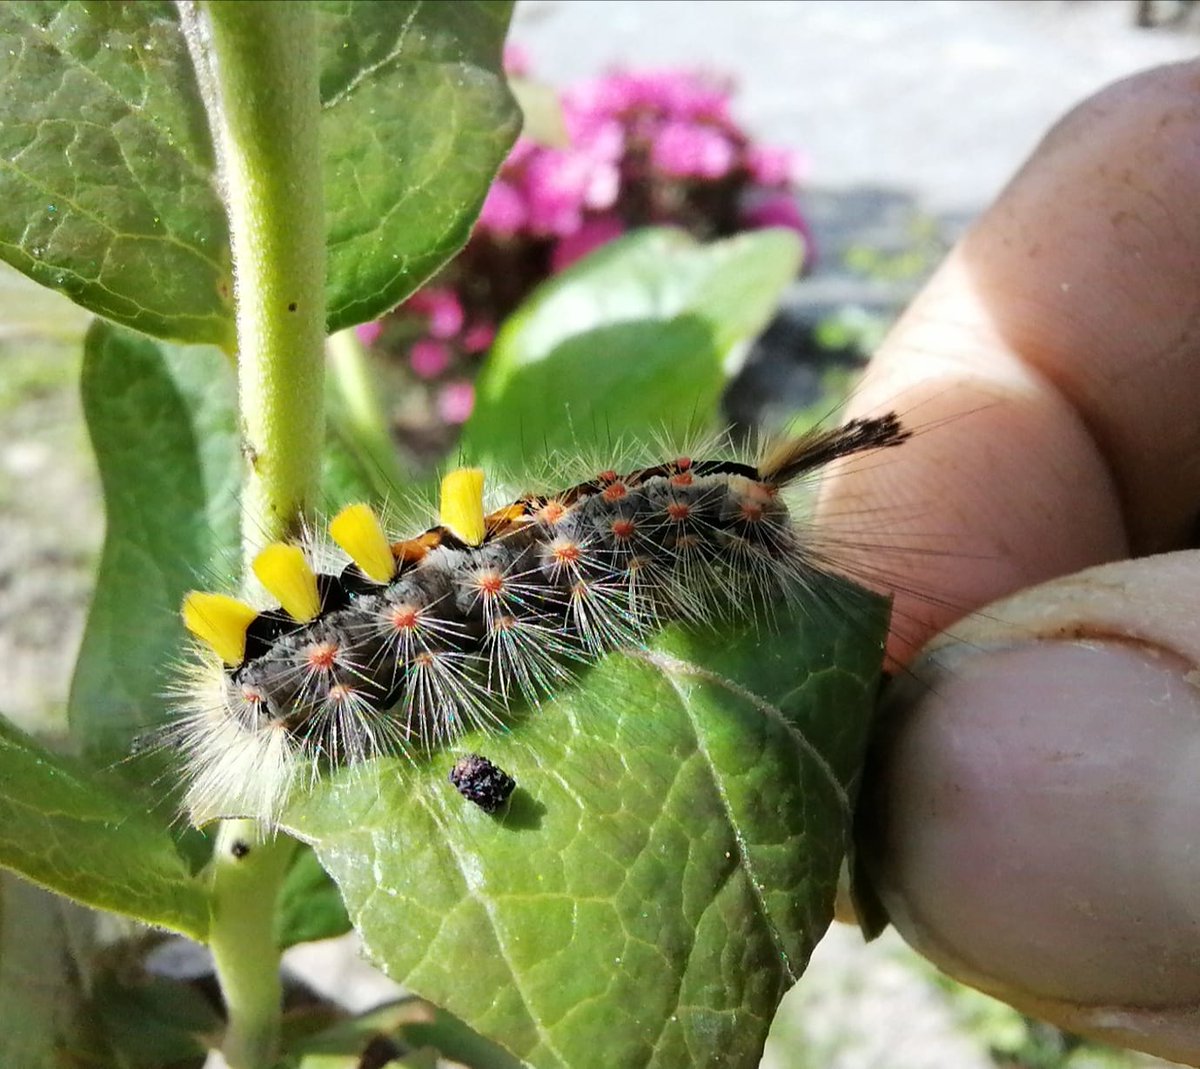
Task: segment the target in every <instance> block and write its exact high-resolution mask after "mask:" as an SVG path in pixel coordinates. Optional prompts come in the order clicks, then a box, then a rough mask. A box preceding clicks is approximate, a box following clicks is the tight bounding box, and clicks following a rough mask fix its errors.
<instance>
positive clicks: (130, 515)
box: [68, 323, 241, 766]
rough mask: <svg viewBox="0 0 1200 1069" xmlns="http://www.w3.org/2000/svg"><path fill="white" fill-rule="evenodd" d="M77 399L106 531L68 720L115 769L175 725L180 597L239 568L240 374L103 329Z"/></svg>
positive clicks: (220, 362) (205, 354) (87, 349)
mask: <svg viewBox="0 0 1200 1069" xmlns="http://www.w3.org/2000/svg"><path fill="white" fill-rule="evenodd" d="M82 388H83V408H84V416H85V418H86V419H87V424H88V431H89V432H90V434H91V437H92V445H93V448H94V449H95V453H96V461H97V464H98V465H99V468H100V480H101V482H102V484H103V488H104V504H105V515H106V517H107V527H106V531H105V538H104V551H103V554H102V556H101V560H100V571H99V576H98V578H97V582H96V594H95V597H94V598H93V600H92V608H91V612H90V614H89V616H88V621H87V627H86V629H85V631H84V636H83V645H82V649H81V651H80V654H79V661H78V663H77V664H76V668H75V678H74V680H73V681H72V686H71V698H70V703H69V708H68V713H69V717H70V723H71V730H72V733H73V734H74V736H75V737H76V739H77V740H78V741H79V742H80V743H81V744H82V745H83V748H84V750H85V752H87V753H88V754H90V755H91V756H93V757H95V758H97V759H98V760H102V761H105V762H108V761H115V760H120V759H121V758H123V757H125V756H126V755H127V754H128V750H129V740H130V738H131V737H132V736H133V735H134V734H135V733H136V732H137V730H138V729H140V728H144V727H146V726H147V725H151V724H158V723H161V722H162V721H163V719H164V718H165V716H166V715H167V699H166V698H165V696H164V693H165V691H166V690H167V689H168V687H169V684H170V682H171V672H172V667H173V665H175V664H176V663H177V662H178V658H179V655H180V651H181V650H182V649H183V648H184V630H183V625H182V622H181V620H180V617H179V604H180V600H181V599H182V597H183V594H184V593H185V592H186V591H187V590H188V589H190V588H193V587H196V586H201V585H210V586H211V585H212V583H213V578H214V574H219V575H223V576H227V575H228V573H229V570H230V569H231V568H236V566H237V562H238V548H239V512H238V496H237V493H238V478H239V474H240V468H241V466H240V461H239V457H238V433H237V417H236V412H235V386H234V378H233V371H232V368H231V367H230V365H229V362H228V360H227V359H226V358H225V357H224V356H223V355H222V354H221V352H220V351H219V350H217V349H213V348H188V349H185V348H181V347H177V346H170V345H163V344H160V343H157V342H153V341H150V340H149V339H147V338H143V337H139V336H138V335H135V334H133V333H131V332H129V331H126V330H123V329H122V328H120V327H114V326H111V325H109V324H105V323H96V324H94V325H93V326H92V328H91V330H90V331H89V332H88V335H87V339H86V341H85V344H84V363H83V383H82ZM235 574H236V572H235ZM136 764H137V763H136V762H135V766H136Z"/></svg>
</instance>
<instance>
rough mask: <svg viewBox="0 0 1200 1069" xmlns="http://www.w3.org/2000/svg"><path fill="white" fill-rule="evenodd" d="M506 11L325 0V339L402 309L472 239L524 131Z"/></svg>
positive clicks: (472, 3)
mask: <svg viewBox="0 0 1200 1069" xmlns="http://www.w3.org/2000/svg"><path fill="white" fill-rule="evenodd" d="M511 10H512V5H511V4H510V3H496V2H484V0H457V2H456V3H453V4H444V3H427V2H425V0H403V2H394V3H387V4H363V3H354V2H347V0H320V3H319V5H318V12H319V14H318V18H319V20H320V26H319V40H320V42H321V50H322V51H321V104H322V108H323V112H322V119H321V141H322V153H323V155H324V175H325V212H326V216H327V218H328V227H329V238H328V245H329V281H328V286H327V292H328V299H329V329H330V331H335V330H340V329H341V328H343V327H348V326H352V325H353V324H355V323H361V322H364V321H365V320H368V319H373V318H374V317H376V316H378V315H381V314H382V313H383V312H386V311H387V310H388V309H389V308H392V307H393V306H394V305H396V304H398V303H399V302H400V301H402V300H403V299H404V298H405V297H406V296H408V294H409V293H411V292H412V291H413V290H414V289H416V288H417V286H419V285H420V284H421V283H422V282H424V281H425V279H427V278H428V277H429V276H430V275H431V274H433V272H434V271H436V270H437V269H438V268H439V267H440V266H441V265H442V264H443V263H444V262H445V261H446V260H447V259H449V258H450V257H451V256H452V255H453V254H454V253H455V252H457V251H458V250H459V249H460V248H461V247H462V246H463V244H464V243H465V242H466V240H467V237H468V236H469V235H470V231H471V226H472V224H473V223H474V222H475V217H476V215H478V213H479V208H480V206H481V205H482V204H483V198H484V196H485V195H486V193H487V189H488V186H489V185H490V183H491V180H492V177H493V175H495V173H496V171H497V169H498V168H499V166H500V164H501V163H502V162H503V160H504V157H505V156H506V155H507V154H508V150H509V148H510V147H511V146H512V143H513V141H514V140H515V139H516V136H517V132H518V130H519V128H520V123H521V118H520V112H519V110H518V108H517V106H516V103H515V101H514V100H513V98H512V96H511V95H510V94H509V92H508V89H507V87H506V85H505V81H504V76H503V73H502V71H501V56H500V53H501V48H502V46H503V44H504V35H505V32H506V31H507V29H508V20H509V16H510V13H511Z"/></svg>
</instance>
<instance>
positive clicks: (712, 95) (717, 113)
mask: <svg viewBox="0 0 1200 1069" xmlns="http://www.w3.org/2000/svg"><path fill="white" fill-rule="evenodd" d="M730 91H731V90H730V86H729V85H728V84H725V83H722V82H718V81H716V80H714V79H712V78H707V77H705V76H704V75H702V74H698V73H695V72H693V71H669V70H668V71H641V72H638V73H636V74H633V73H629V72H627V71H617V72H615V73H613V74H609V75H606V76H605V77H603V78H598V79H596V80H595V81H591V82H584V83H582V84H581V85H578V86H575V87H574V88H572V89H570V90H569V91H568V92H567V93H566V94H565V100H566V102H567V103H568V104H569V105H570V106H571V107H573V108H578V109H580V110H582V111H588V112H597V113H601V114H604V115H615V116H622V117H627V116H628V115H629V113H631V112H635V111H649V112H656V113H658V114H660V115H662V116H664V117H668V118H679V119H702V120H705V121H708V122H714V123H721V124H724V123H727V122H729V96H730Z"/></svg>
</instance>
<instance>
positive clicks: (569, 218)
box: [525, 149, 594, 234]
mask: <svg viewBox="0 0 1200 1069" xmlns="http://www.w3.org/2000/svg"><path fill="white" fill-rule="evenodd" d="M593 179H594V175H593V173H592V166H591V161H590V160H588V159H587V158H586V157H583V156H578V155H575V154H573V153H569V152H559V151H557V150H553V149H550V150H547V151H545V152H541V153H539V154H538V155H537V156H535V157H534V158H533V159H532V160H530V162H529V166H528V167H526V168H525V194H526V196H527V197H528V199H529V227H530V229H531V230H533V231H534V233H537V234H569V233H571V231H572V230H575V229H576V228H577V227H578V226H579V224H580V222H581V221H582V217H583V209H584V207H585V206H586V205H587V200H588V197H587V194H588V190H589V188H590V187H591V185H592V182H593Z"/></svg>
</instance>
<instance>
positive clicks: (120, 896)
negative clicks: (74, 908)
mask: <svg viewBox="0 0 1200 1069" xmlns="http://www.w3.org/2000/svg"><path fill="white" fill-rule="evenodd" d="M0 866H3V867H4V868H8V869H11V870H12V871H14V872H16V873H19V874H20V875H22V876H24V877H25V878H26V879H28V880H32V881H33V882H34V883H37V884H40V885H41V886H43V887H46V888H49V889H50V890H52V891H57V892H58V893H59V894H61V895H66V896H67V897H68V898H72V899H74V900H75V901H77V902H82V903H84V904H85V905H88V906H94V907H96V908H97V909H108V910H112V911H113V912H116V913H123V914H125V915H126V916H130V917H136V918H138V919H139V920H143V921H146V922H147V923H148V924H159V925H162V926H163V927H166V928H172V929H174V930H175V931H177V932H182V933H184V934H185V935H190V936H192V937H193V938H195V939H203V938H204V933H205V932H206V931H207V929H208V895H207V891H206V889H205V888H204V886H203V885H202V884H201V883H200V882H199V881H198V880H196V879H194V878H193V877H192V875H191V873H190V872H189V870H188V867H187V865H186V864H185V863H184V860H183V858H182V857H181V856H180V854H179V853H178V851H177V850H176V849H175V843H174V841H173V840H172V839H171V836H170V835H169V834H168V832H167V830H166V828H165V826H163V825H162V824H161V823H157V822H155V821H154V820H153V819H152V818H150V817H148V816H147V815H146V814H145V812H144V807H143V804H142V801H141V799H139V798H138V797H136V796H135V795H133V794H126V793H124V792H122V791H120V790H119V789H118V788H117V787H115V786H113V785H111V784H102V783H101V782H99V781H98V780H97V779H95V778H94V777H93V776H92V775H91V774H90V773H89V772H87V771H86V770H84V769H82V768H80V767H77V766H76V765H75V764H74V763H72V762H69V761H67V760H66V759H64V758H59V757H55V756H54V755H52V754H50V753H49V752H47V751H46V750H44V749H42V748H41V747H40V746H38V744H37V743H36V742H34V741H33V740H32V739H31V738H29V737H28V736H27V735H24V734H22V733H21V732H19V731H18V730H17V729H16V728H14V727H11V726H10V725H8V724H6V723H4V722H3V721H0Z"/></svg>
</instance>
